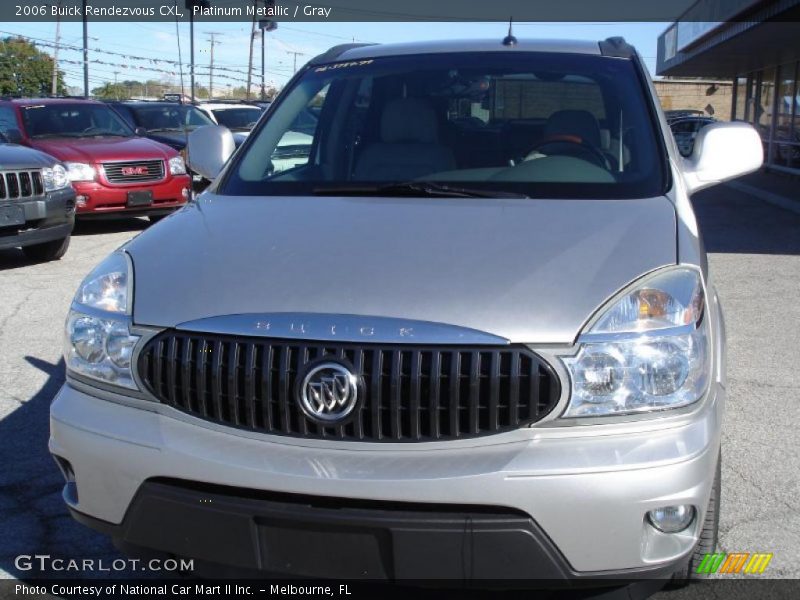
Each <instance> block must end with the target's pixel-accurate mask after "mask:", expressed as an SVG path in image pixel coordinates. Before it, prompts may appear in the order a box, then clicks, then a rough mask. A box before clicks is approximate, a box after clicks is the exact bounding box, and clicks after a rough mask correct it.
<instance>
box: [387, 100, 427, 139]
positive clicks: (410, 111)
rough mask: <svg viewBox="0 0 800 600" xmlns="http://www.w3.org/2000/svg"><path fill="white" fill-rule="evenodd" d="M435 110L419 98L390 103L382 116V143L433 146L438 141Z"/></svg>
mask: <svg viewBox="0 0 800 600" xmlns="http://www.w3.org/2000/svg"><path fill="white" fill-rule="evenodd" d="M437 129H438V124H437V122H436V113H435V112H434V110H433V108H431V106H430V105H429V104H428V103H427V102H425V101H424V100H421V99H419V98H397V99H396V100H392V101H390V102H389V103H388V104H387V105H386V107H385V108H384V109H383V114H382V115H381V141H383V142H386V143H389V144H396V143H399V142H408V143H412V144H433V143H435V142H436V141H437V139H438V137H439V136H438V131H437Z"/></svg>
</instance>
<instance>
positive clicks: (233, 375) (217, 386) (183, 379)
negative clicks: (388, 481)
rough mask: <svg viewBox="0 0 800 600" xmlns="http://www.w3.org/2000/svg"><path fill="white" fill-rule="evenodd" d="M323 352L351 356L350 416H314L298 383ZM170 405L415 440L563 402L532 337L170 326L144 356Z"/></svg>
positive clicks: (517, 419)
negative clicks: (356, 385)
mask: <svg viewBox="0 0 800 600" xmlns="http://www.w3.org/2000/svg"><path fill="white" fill-rule="evenodd" d="M322 357H335V358H339V359H344V360H346V361H349V362H350V364H352V365H353V367H354V374H355V375H356V376H357V377H358V378H359V379H360V381H361V383H362V385H361V388H360V389H361V390H362V394H363V396H364V397H363V399H362V400H361V402H359V405H358V407H357V408H356V410H355V414H354V415H353V417H352V419H351V420H350V421H348V422H346V423H345V424H343V425H336V426H323V425H318V424H317V423H315V422H313V421H311V420H310V419H308V418H306V416H305V414H304V413H303V412H302V411H301V410H300V407H299V405H298V403H297V399H296V391H295V382H296V380H297V377H298V372H300V373H301V374H302V373H303V370H304V365H306V364H307V363H308V362H310V361H315V360H317V359H320V358H322ZM138 372H139V376H140V378H141V379H142V381H143V382H144V384H145V386H146V388H147V389H148V391H149V392H150V393H152V394H153V395H154V396H155V397H156V398H157V399H158V400H159V401H160V402H162V403H163V404H166V405H169V406H172V407H174V408H176V409H178V410H181V411H183V412H186V413H189V414H191V415H194V416H196V417H199V418H201V419H205V420H208V421H212V422H215V423H220V424H223V425H229V426H232V427H239V428H244V429H248V430H253V431H259V432H264V433H271V434H275V435H286V436H293V437H303V438H318V439H321V438H334V439H341V440H354V441H370V442H378V441H388V442H397V441H401V442H414V441H431V440H452V439H458V438H465V437H476V436H484V435H490V434H494V433H498V432H501V431H508V430H511V429H516V428H519V427H523V426H525V425H528V424H530V423H534V422H536V421H538V420H540V419H541V418H543V417H544V416H545V415H547V414H548V413H549V412H550V411H552V410H553V408H555V406H556V404H557V403H558V399H559V395H560V386H559V382H558V377H557V375H556V374H555V373H554V372H553V370H552V369H551V368H550V367H549V366H548V365H547V364H546V363H545V362H544V361H543V360H542V359H541V358H539V357H538V356H537V355H536V354H534V353H533V352H531V351H530V350H529V349H527V348H526V347H524V346H502V347H496V346H476V347H469V346H450V347H444V346H441V347H440V346H417V347H414V346H407V345H400V344H398V345H386V346H384V345H377V344H349V343H332V342H305V341H298V340H277V339H267V338H234V337H229V336H223V335H216V334H194V333H183V332H177V331H168V332H164V333H162V334H160V335H158V336H156V337H154V338H153V339H152V340H150V341H149V342H148V343H147V344H146V345H145V347H144V349H143V350H142V352H141V354H140V356H139V362H138Z"/></svg>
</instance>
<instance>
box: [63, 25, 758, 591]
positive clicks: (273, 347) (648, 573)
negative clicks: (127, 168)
mask: <svg viewBox="0 0 800 600" xmlns="http://www.w3.org/2000/svg"><path fill="white" fill-rule="evenodd" d="M512 41H513V42H515V43H513V44H507V43H506V42H503V43H501V41H500V40H499V39H498V40H486V41H476V40H468V41H447V42H433V43H414V44H402V45H390V44H387V45H346V46H339V47H336V48H333V49H331V50H330V51H328V52H327V53H325V54H323V55H321V56H319V57H317V58H315V59H313V60H312V61H311V62H310V63H309V64H308V65H306V66H305V67H304V68H303V69H302V70H301V71H300V72H299V73H298V75H297V77H295V78H294V79H293V80H292V82H291V84H290V85H289V86H288V88H287V89H285V90H284V91H283V92H282V93H281V94H280V96H279V98H278V99H277V100H276V105H275V106H273V107H272V108H270V110H269V112H268V113H267V115H266V117H267V118H265V119H261V120H260V121H259V123H258V125H257V126H256V128H255V129H254V130H253V132H252V133H251V135H250V136H249V138H248V139H247V141H246V142H245V143H244V144H243V145H242V146H241V147H240V148H239V149H238V150H237V151H236V152H235V154H234V153H233V150H234V143H233V139H232V134H231V133H230V131H228V130H227V129H225V128H223V127H219V126H215V127H211V126H209V127H201V128H198V129H197V130H195V131H193V132H192V133H191V134H190V137H189V149H190V156H193V157H195V158H196V159H197V163H196V165H195V166H196V167H197V168H198V170H199V171H200V172H201V173H202V174H204V175H205V176H206V177H208V178H209V179H214V182H213V184H212V186H211V187H210V188H209V189H208V190H207V191H206V192H205V193H204V194H202V195H201V196H199V197H198V198H197V200H196V202H195V203H193V204H192V205H191V207H190V208H187V209H186V210H183V211H181V212H180V213H179V214H178V215H176V216H175V218H172V219H169V220H168V221H166V222H165V223H163V225H162V226H160V227H156V228H153V229H151V230H149V231H145V232H144V233H142V234H141V235H139V236H137V237H136V238H134V239H133V240H131V241H130V242H128V243H127V244H125V245H124V246H123V247H122V248H121V249H120V250H118V251H117V252H115V253H113V254H112V255H111V256H110V257H108V258H107V259H106V260H104V261H103V262H102V263H101V264H100V265H99V266H98V267H97V268H96V269H95V270H94V271H93V272H92V273H91V274H90V275H89V276H88V277H87V278H86V280H85V281H84V282H83V283H82V284H81V285H80V287H79V289H78V292H77V294H76V296H75V299H74V301H73V303H72V305H71V309H70V313H69V318H68V323H67V327H66V345H65V348H66V350H65V361H66V378H67V381H66V383H65V384H64V386H63V387H62V389H61V390H60V392H59V393H58V395H57V397H56V398H55V400H54V402H53V403H52V405H51V421H50V431H51V437H50V451H51V452H52V454H53V455H54V456H55V458H56V461H57V462H58V464H59V465H61V468H62V471H63V473H64V477H65V488H64V492H63V497H64V499H65V501H66V503H67V505H68V507H69V510H70V511H71V513H72V515H73V516H74V517H75V518H76V519H78V520H79V521H80V522H82V523H84V524H86V525H88V526H90V527H93V528H95V529H97V530H98V531H101V532H103V533H104V534H106V535H110V536H112V537H113V538H115V539H116V541H117V543H118V545H119V547H122V548H124V549H126V551H127V552H131V553H138V552H141V551H142V549H143V548H146V549H150V551H155V552H156V553H163V554H164V555H168V556H183V557H198V558H202V559H203V560H204V561H210V562H216V563H222V564H224V565H226V567H228V568H230V569H235V568H242V569H250V570H254V569H261V570H263V571H267V572H271V573H274V572H289V573H291V574H293V575H300V576H303V577H338V578H362V577H369V578H395V579H406V578H410V579H426V578H437V579H452V580H458V581H461V580H463V579H489V580H497V579H505V578H510V579H517V580H520V581H518V583H520V582H521V581H523V580H531V579H537V578H544V579H547V580H549V581H550V582H552V580H555V579H578V580H584V582H585V581H587V580H588V581H589V582H591V583H594V584H596V585H601V584H603V583H604V582H605V583H606V584H609V582H612V583H613V582H614V581H615V580H619V579H626V578H631V577H637V578H638V577H646V578H652V577H664V578H668V577H671V576H672V575H673V574H677V576H678V577H679V578H680V579H681V580H683V579H685V578H687V577H689V576H691V575H692V574H693V573H695V572H696V568H697V566H698V564H699V561H700V560H702V557H703V556H704V554H705V553H710V552H714V548H715V543H716V539H717V529H718V516H719V509H720V494H721V490H720V475H719V474H720V464H721V463H720V445H721V424H722V420H723V413H724V405H725V394H726V386H725V367H724V356H725V329H724V324H723V319H722V312H721V310H720V305H719V298H718V297H717V294H716V291H715V289H714V285H713V274H712V273H711V272H709V270H708V264H707V260H706V256H705V254H704V250H703V244H702V241H701V239H700V234H699V232H698V230H697V225H696V220H695V217H694V214H693V212H692V205H691V202H690V195H691V194H692V193H694V192H696V191H697V190H699V189H702V188H705V187H708V186H711V185H714V184H716V183H718V182H720V181H723V180H726V179H729V178H731V177H735V176H738V175H741V174H744V173H747V172H750V171H753V170H756V169H758V168H759V166H760V165H761V163H762V148H761V144H760V141H759V138H758V134H757V133H756V132H755V131H754V130H753V128H752V127H750V126H749V125H746V124H742V123H714V124H712V125H709V126H707V127H705V128H703V129H702V130H701V131H700V133H699V134H698V140H699V142H698V144H697V146H696V147H695V150H694V153H693V154H692V155H691V157H689V158H688V159H681V158H680V156H679V155H678V149H677V147H676V145H675V143H674V140H673V138H672V135H671V133H670V130H669V128H668V126H667V124H666V120H665V119H664V116H663V114H662V113H661V109H660V107H659V103H658V99H657V97H656V95H655V92H654V90H653V87H652V85H651V84H650V82H649V79H648V75H647V71H646V69H645V68H644V66H643V64H642V60H641V58H640V57H639V55H638V54H637V53H636V52H635V51H634V50H633V48H631V47H630V46H629V45H628V44H626V43H625V42H624V40H622V39H621V38H612V39H609V40H604V41H601V42H599V43H598V42H585V43H581V42H575V41H565V42H554V41H541V42H535V41H524V40H518V41H517V40H512ZM309 106H313V107H319V108H320V112H319V115H320V118H319V119H318V121H317V126H316V129H315V130H314V131H313V144H312V146H311V152H310V154H309V156H308V158H307V160H306V161H304V162H303V163H302V164H297V165H296V166H294V167H293V168H291V169H288V170H285V171H281V172H274V171H273V170H272V169H271V168H270V161H271V157H272V156H274V153H275V151H276V149H277V148H278V147H279V143H280V140H282V139H283V138H284V136H285V135H286V133H287V131H290V130H291V127H292V124H293V123H294V122H295V119H296V118H297V115H298V114H300V113H301V112H302V111H304V110H306V109H308V108H309ZM467 117H472V118H474V119H478V120H480V121H482V122H483V123H484V127H475V126H474V125H472V124H469V125H468V126H465V125H464V123H465V122H469V119H467ZM165 247H169V249H170V251H169V252H164V248H165ZM199 255H201V256H199ZM100 289H103V290H104V292H105V293H103V294H102V295H101V294H99V290H100ZM151 555H152V554H151ZM465 557H466V558H465ZM597 578H603V579H597Z"/></svg>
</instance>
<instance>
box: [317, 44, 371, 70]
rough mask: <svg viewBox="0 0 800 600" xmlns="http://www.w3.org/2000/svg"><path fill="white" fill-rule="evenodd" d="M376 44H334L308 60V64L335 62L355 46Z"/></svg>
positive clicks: (361, 46)
mask: <svg viewBox="0 0 800 600" xmlns="http://www.w3.org/2000/svg"><path fill="white" fill-rule="evenodd" d="M375 45H376V44H339V45H338V46H334V47H333V48H331V49H330V50H328V51H327V52H323V53H322V54H320V55H319V56H315V57H314V58H312V59H311V60H310V61H308V64H309V65H321V64H323V63H329V62H333V61H335V60H336V59H337V58H339V57H340V56H341V55H342V54H344V53H345V52H347V51H348V50H352V49H353V48H363V47H364V46H375Z"/></svg>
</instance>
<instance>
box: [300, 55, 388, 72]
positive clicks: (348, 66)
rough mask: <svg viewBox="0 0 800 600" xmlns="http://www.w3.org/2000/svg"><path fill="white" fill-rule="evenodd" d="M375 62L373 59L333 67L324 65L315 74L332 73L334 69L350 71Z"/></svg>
mask: <svg viewBox="0 0 800 600" xmlns="http://www.w3.org/2000/svg"><path fill="white" fill-rule="evenodd" d="M373 62H375V61H374V60H373V59H371V58H370V59H369V60H353V61H350V62H340V63H334V64H332V65H323V66H321V67H317V68H316V69H314V72H315V73H324V72H325V71H332V70H334V69H349V68H351V67H363V66H364V65H371V64H372V63H373Z"/></svg>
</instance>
